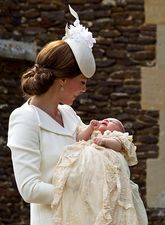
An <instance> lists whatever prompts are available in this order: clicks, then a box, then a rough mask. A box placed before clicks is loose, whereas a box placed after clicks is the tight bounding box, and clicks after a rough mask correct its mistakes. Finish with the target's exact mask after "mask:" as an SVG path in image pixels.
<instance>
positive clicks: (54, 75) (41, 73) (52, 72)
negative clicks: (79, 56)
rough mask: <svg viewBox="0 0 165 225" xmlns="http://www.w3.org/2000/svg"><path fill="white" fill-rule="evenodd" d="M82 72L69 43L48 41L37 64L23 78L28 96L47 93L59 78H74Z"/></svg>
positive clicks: (39, 55) (23, 86) (25, 92)
mask: <svg viewBox="0 0 165 225" xmlns="http://www.w3.org/2000/svg"><path fill="white" fill-rule="evenodd" d="M80 74H81V71H80V69H79V67H78V65H77V62H76V60H75V57H74V55H73V53H72V51H71V49H70V47H69V45H68V44H67V43H66V42H64V41H63V40H59V41H53V42H50V43H48V44H47V45H46V46H45V47H44V48H43V49H42V50H41V51H40V52H39V53H38V55H37V58H36V62H35V65H34V66H33V67H32V68H30V69H29V70H27V71H26V72H25V73H24V74H23V75H22V78H21V88H22V91H23V93H24V94H25V95H26V96H33V95H41V94H43V93H45V92H46V91H47V90H48V89H49V88H50V86H51V85H52V84H53V82H54V80H55V79H58V78H73V77H76V76H78V75H80Z"/></svg>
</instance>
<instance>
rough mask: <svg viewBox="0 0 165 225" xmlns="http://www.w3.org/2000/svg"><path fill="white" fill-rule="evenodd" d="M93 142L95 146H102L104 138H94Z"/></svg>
mask: <svg viewBox="0 0 165 225" xmlns="http://www.w3.org/2000/svg"><path fill="white" fill-rule="evenodd" d="M93 142H94V143H95V144H97V145H100V146H104V145H105V138H94V139H93Z"/></svg>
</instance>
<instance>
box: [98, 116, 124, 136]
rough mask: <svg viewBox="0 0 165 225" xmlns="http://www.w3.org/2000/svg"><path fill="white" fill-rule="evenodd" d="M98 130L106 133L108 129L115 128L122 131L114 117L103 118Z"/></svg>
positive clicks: (112, 129)
mask: <svg viewBox="0 0 165 225" xmlns="http://www.w3.org/2000/svg"><path fill="white" fill-rule="evenodd" d="M98 130H99V131H100V132H101V133H104V131H106V130H109V131H111V132H112V131H114V130H117V131H120V128H119V126H118V125H117V124H116V123H115V122H114V121H113V119H104V120H101V121H100V122H99V128H98Z"/></svg>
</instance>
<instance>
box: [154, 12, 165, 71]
mask: <svg viewBox="0 0 165 225" xmlns="http://www.w3.org/2000/svg"><path fill="white" fill-rule="evenodd" d="M164 17H165V16H164ZM156 57H157V66H158V67H159V68H165V60H164V59H165V25H158V26H157V56H156Z"/></svg>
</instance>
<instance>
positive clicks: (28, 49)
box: [0, 39, 37, 61]
mask: <svg viewBox="0 0 165 225" xmlns="http://www.w3.org/2000/svg"><path fill="white" fill-rule="evenodd" d="M36 53H37V46H36V44H35V43H28V42H21V41H14V40H4V39H0V56H2V57H5V58H12V59H21V60H27V61H34V60H35V57H36Z"/></svg>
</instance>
